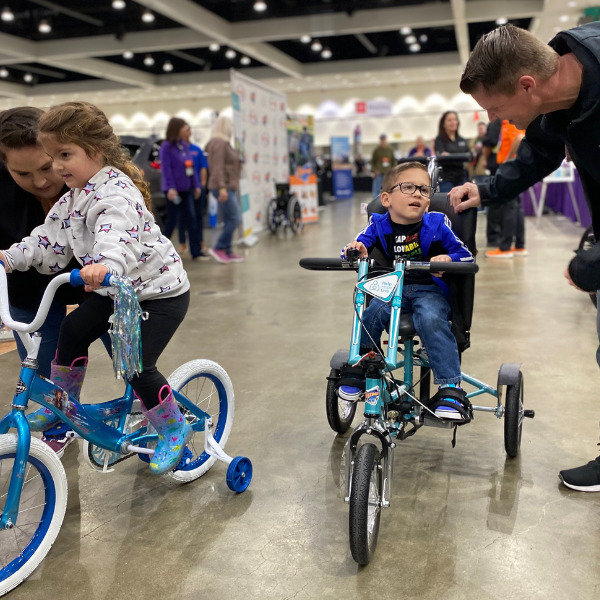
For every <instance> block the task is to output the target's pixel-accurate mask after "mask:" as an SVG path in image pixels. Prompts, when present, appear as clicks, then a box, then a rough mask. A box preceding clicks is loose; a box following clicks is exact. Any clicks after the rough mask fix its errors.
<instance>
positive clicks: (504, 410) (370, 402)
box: [300, 158, 534, 565]
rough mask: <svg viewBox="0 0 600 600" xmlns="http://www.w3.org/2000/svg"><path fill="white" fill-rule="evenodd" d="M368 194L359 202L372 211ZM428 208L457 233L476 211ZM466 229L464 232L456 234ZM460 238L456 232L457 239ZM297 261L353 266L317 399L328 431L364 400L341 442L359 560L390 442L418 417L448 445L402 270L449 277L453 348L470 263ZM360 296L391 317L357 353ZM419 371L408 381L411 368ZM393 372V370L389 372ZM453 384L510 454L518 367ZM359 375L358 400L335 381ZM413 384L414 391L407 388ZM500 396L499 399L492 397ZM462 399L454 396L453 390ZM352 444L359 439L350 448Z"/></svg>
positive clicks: (388, 488) (465, 315) (517, 424)
mask: <svg viewBox="0 0 600 600" xmlns="http://www.w3.org/2000/svg"><path fill="white" fill-rule="evenodd" d="M429 170H430V173H432V174H434V175H435V172H436V163H435V158H434V159H433V160H430V164H429ZM382 208H383V207H381V203H380V202H379V200H378V199H376V200H374V201H373V202H372V203H371V204H370V205H369V210H371V211H374V210H381V209H382ZM429 210H430V211H438V212H443V213H445V214H446V215H447V216H448V218H449V219H450V220H451V222H452V227H453V230H454V231H455V232H456V233H457V235H458V236H459V237H462V235H461V233H463V229H464V228H465V227H470V228H473V231H472V232H471V234H472V237H473V238H474V227H475V225H476V215H467V217H466V218H465V217H463V218H460V219H459V218H458V216H457V215H456V213H455V212H454V209H453V208H452V207H451V206H450V204H449V201H448V199H447V197H446V195H445V194H435V195H434V196H433V197H432V198H431V204H430V208H429ZM466 237H468V235H467V236H466ZM463 239H464V238H463ZM300 266H302V267H303V268H305V269H309V270H323V271H346V272H348V271H350V270H354V271H358V281H357V284H356V286H355V289H354V317H353V324H352V335H351V340H350V349H349V350H348V349H342V350H338V351H337V352H336V353H335V354H334V355H333V357H332V359H331V362H330V367H331V370H330V373H329V377H328V378H327V392H326V396H325V404H326V410H327V419H328V421H329V425H330V426H331V428H332V429H333V430H334V431H335V432H336V433H338V434H343V433H345V432H347V431H348V429H349V428H350V427H351V425H352V421H353V419H354V416H355V413H356V410H357V406H358V402H360V401H364V420H363V421H362V422H361V423H360V424H359V425H358V426H357V427H356V428H355V429H354V431H353V432H352V434H351V435H350V438H349V439H348V442H347V443H346V449H345V456H346V462H345V469H344V472H345V484H344V485H345V493H344V498H345V501H346V502H349V503H350V516H349V529H350V548H351V551H352V556H353V558H354V560H355V561H356V562H358V563H359V564H361V565H366V564H368V563H369V561H370V560H371V558H372V557H373V553H374V551H375V548H376V545H377V537H378V532H379V521H380V516H381V509H382V508H387V507H389V505H390V499H391V496H392V466H393V452H392V451H393V449H394V448H395V447H396V443H397V442H398V441H399V440H404V439H406V438H407V437H409V436H412V435H414V434H415V433H416V432H417V431H418V430H419V429H420V428H421V427H422V426H423V425H429V426H434V427H442V428H448V429H452V428H454V439H453V444H454V443H455V438H456V431H457V426H458V424H457V422H456V421H455V420H451V419H449V418H444V417H443V416H440V414H443V413H440V412H439V411H435V410H433V409H432V408H433V406H434V405H433V404H432V401H433V400H434V398H435V397H432V396H431V394H430V371H431V367H430V364H429V361H428V357H427V350H426V348H424V347H422V346H421V347H419V342H418V341H417V340H415V336H416V331H415V328H414V324H413V321H412V317H411V315H407V314H401V308H402V289H403V279H404V273H405V272H406V271H408V270H410V269H421V270H428V271H430V272H432V273H435V272H445V273H447V274H449V275H450V281H449V282H448V283H449V284H450V285H449V287H450V295H451V298H450V305H451V308H452V330H453V333H454V334H455V337H456V339H457V344H458V348H459V351H460V352H461V353H462V351H464V350H465V349H466V348H468V347H469V345H470V340H469V329H470V325H471V316H472V309H473V293H474V273H476V272H477V270H478V266H477V264H475V263H458V262H454V263H453V262H418V263H417V262H410V261H404V262H402V261H399V262H396V263H395V264H393V265H392V266H381V264H378V262H377V260H376V257H373V256H369V258H364V259H357V258H356V257H354V256H353V255H352V253H351V252H347V259H345V260H344V259H330V258H303V259H302V260H301V261H300ZM368 296H377V297H378V298H380V299H382V300H384V301H386V302H391V305H392V309H391V319H390V326H389V331H388V336H389V339H388V347H387V352H386V354H385V355H384V354H383V352H379V351H371V352H369V353H368V354H365V355H363V356H361V355H360V353H359V348H360V347H361V344H360V340H361V335H363V326H362V314H363V311H364V308H365V305H366V302H367V298H368ZM416 367H418V368H419V369H420V373H419V377H418V379H415V368H416ZM395 372H399V375H397V374H396V373H395ZM461 378H462V384H461V385H463V387H464V384H468V385H469V386H471V387H473V388H474V389H473V391H468V390H466V391H467V393H466V401H465V404H466V408H467V411H468V413H469V415H470V418H469V419H468V420H467V421H470V420H471V418H472V415H473V411H484V412H490V413H493V414H494V415H495V416H496V417H498V418H499V419H500V418H504V445H505V450H506V453H507V454H508V456H509V457H515V456H517V454H518V452H519V447H520V444H521V431H522V424H523V418H524V417H533V416H534V411H533V410H525V408H524V403H523V375H522V373H521V370H520V366H519V365H518V364H514V363H504V364H502V365H501V366H500V368H499V371H498V382H497V386H496V387H495V388H494V387H492V386H490V385H487V384H485V383H483V382H481V381H479V380H477V379H475V378H474V377H471V376H470V375H468V374H466V373H462V374H461ZM357 380H363V381H364V382H365V384H364V391H363V393H362V394H361V397H360V399H359V400H358V401H356V400H354V401H351V400H348V399H345V398H343V397H341V396H343V395H344V394H343V393H342V394H341V396H340V393H339V390H340V387H341V386H342V385H343V384H344V383H345V382H346V383H347V382H348V381H351V382H356V381H357ZM417 388H418V389H417ZM482 394H489V395H491V396H492V397H494V398H495V399H496V403H495V405H493V406H477V405H473V404H472V403H471V399H473V398H475V397H476V396H479V395H482ZM503 395H504V398H505V402H504V404H502V398H503ZM463 400H464V398H463ZM359 442H360V446H359Z"/></svg>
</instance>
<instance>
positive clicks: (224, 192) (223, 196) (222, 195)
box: [218, 188, 229, 202]
mask: <svg viewBox="0 0 600 600" xmlns="http://www.w3.org/2000/svg"><path fill="white" fill-rule="evenodd" d="M228 197H229V194H228V193H227V188H219V198H218V200H219V202H226V201H227V198H228Z"/></svg>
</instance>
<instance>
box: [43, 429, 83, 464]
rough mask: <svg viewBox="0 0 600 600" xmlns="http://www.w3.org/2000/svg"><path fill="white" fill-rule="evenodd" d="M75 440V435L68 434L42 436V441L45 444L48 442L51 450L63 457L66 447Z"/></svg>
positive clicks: (47, 444)
mask: <svg viewBox="0 0 600 600" xmlns="http://www.w3.org/2000/svg"><path fill="white" fill-rule="evenodd" d="M73 441H75V438H74V437H73V436H67V435H64V434H62V435H43V436H42V442H44V444H46V446H48V447H49V448H50V449H51V450H54V452H56V456H58V458H62V455H63V454H64V453H65V449H66V447H67V446H68V445H69V444H70V443H71V442H73Z"/></svg>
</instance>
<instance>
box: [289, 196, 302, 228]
mask: <svg viewBox="0 0 600 600" xmlns="http://www.w3.org/2000/svg"><path fill="white" fill-rule="evenodd" d="M287 211H288V220H289V223H290V229H291V230H292V231H293V232H294V233H299V232H300V230H301V229H302V206H301V205H300V201H299V200H298V198H296V196H292V197H291V198H290V201H289V202H288V207H287Z"/></svg>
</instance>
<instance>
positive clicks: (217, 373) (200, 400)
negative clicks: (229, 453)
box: [168, 360, 234, 482]
mask: <svg viewBox="0 0 600 600" xmlns="http://www.w3.org/2000/svg"><path fill="white" fill-rule="evenodd" d="M168 381H169V385H170V386H171V388H172V389H174V390H177V391H178V392H180V393H181V394H183V395H184V396H185V397H186V398H187V399H188V400H189V401H190V402H191V403H192V404H193V405H194V406H195V407H198V408H199V409H201V410H203V411H204V412H206V413H208V414H209V415H210V416H211V417H212V422H213V437H214V438H215V440H216V442H217V443H218V444H219V446H220V447H221V448H222V449H223V448H224V447H225V443H226V442H227V438H228V437H229V433H230V432H231V426H232V424H233V411H234V397H233V384H232V383H231V379H229V375H227V372H226V371H225V369H223V367H221V366H220V365H218V364H217V363H216V362H213V361H212V360H192V361H190V362H187V363H185V364H183V365H181V366H180V367H179V368H178V369H176V370H175V371H174V372H173V373H172V374H171V375H170V376H169V378H168ZM180 409H181V412H182V413H183V415H184V416H185V418H186V419H187V421H188V423H190V424H191V425H193V424H194V423H195V422H196V421H197V418H198V416H199V415H200V413H199V412H197V413H194V410H193V409H192V408H188V407H186V406H182V405H180ZM216 460H217V458H216V457H215V456H210V455H209V454H208V453H207V452H205V450H204V431H198V432H196V433H194V434H193V435H192V437H191V438H190V439H189V440H188V443H187V447H186V449H185V451H184V455H183V458H182V461H181V462H180V463H179V466H178V467H177V468H176V469H175V470H174V471H171V472H170V473H169V475H170V476H171V477H172V478H173V479H176V480H177V481H181V482H187V481H193V480H194V479H198V477H201V476H202V475H204V473H206V471H208V470H209V469H210V468H211V467H212V466H213V465H214V463H215V461H216Z"/></svg>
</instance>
